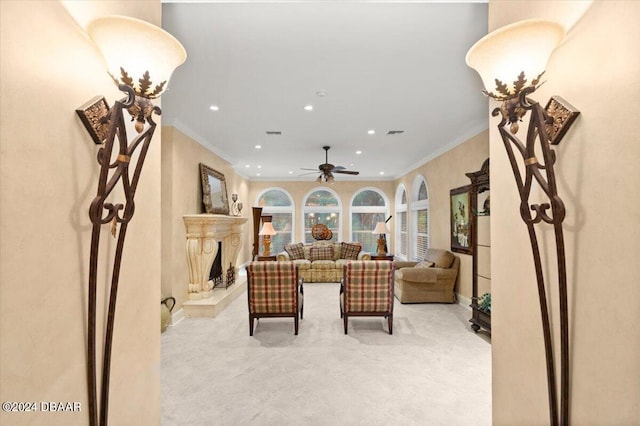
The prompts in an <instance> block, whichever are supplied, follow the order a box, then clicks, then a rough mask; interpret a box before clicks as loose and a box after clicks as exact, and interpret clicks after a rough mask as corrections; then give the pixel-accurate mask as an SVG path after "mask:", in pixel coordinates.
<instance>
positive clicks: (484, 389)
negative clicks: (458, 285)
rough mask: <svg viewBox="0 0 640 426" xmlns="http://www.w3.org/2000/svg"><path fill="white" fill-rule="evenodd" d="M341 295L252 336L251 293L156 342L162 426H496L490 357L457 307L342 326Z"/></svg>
mask: <svg viewBox="0 0 640 426" xmlns="http://www.w3.org/2000/svg"><path fill="white" fill-rule="evenodd" d="M338 289H339V284H335V283H328V284H314V283H308V284H306V285H305V288H304V291H305V305H304V306H305V309H304V319H303V320H302V321H301V324H300V333H299V335H298V336H294V334H293V320H292V319H284V318H283V319H261V320H260V321H259V323H258V324H257V327H256V329H255V332H254V336H253V337H250V336H249V324H248V319H247V301H246V293H245V294H244V295H241V296H240V297H239V298H238V299H236V300H235V301H234V302H233V303H232V304H231V305H230V306H229V307H227V308H226V309H225V311H223V312H222V313H221V314H220V315H218V317H216V318H213V319H204V318H197V319H196V318H190V319H185V320H184V321H182V322H181V323H179V324H177V325H176V326H174V327H169V329H168V330H167V331H166V332H165V333H164V334H163V335H162V425H163V426H200V425H202V426H231V425H234V426H235V425H264V426H271V425H274V426H283V425H296V426H303V425H310V426H329V425H331V426H333V425H339V426H351V425H362V426H365V425H366V426H376V425H428V426H437V425H446V426H465V425H468V426H483V425H491V346H490V343H489V342H488V339H487V338H486V337H485V336H482V335H480V334H475V333H474V332H473V331H471V330H470V327H469V323H468V319H469V316H470V311H469V310H468V309H466V308H464V307H462V306H460V305H444V304H418V305H402V304H400V303H399V302H398V301H397V300H396V303H395V312H394V327H393V328H394V330H393V335H389V334H388V333H387V328H386V321H385V320H383V319H382V318H376V317H371V318H355V319H350V320H349V334H348V335H345V334H344V331H343V326H342V321H341V319H340V311H339V307H338Z"/></svg>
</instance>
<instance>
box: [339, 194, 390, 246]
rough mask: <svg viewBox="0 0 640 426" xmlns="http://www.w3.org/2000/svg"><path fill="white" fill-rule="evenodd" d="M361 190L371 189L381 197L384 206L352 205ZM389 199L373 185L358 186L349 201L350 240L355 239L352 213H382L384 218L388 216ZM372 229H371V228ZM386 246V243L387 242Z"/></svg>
mask: <svg viewBox="0 0 640 426" xmlns="http://www.w3.org/2000/svg"><path fill="white" fill-rule="evenodd" d="M363 191H373V192H375V193H377V194H378V195H380V196H381V197H382V200H383V201H384V206H354V205H353V200H355V199H356V196H358V194H360V193H361V192H363ZM389 211H390V210H389V199H388V198H387V195H386V194H385V193H384V191H382V190H381V189H380V188H376V187H374V186H367V187H364V188H360V189H359V190H358V191H357V192H355V193H354V194H353V196H352V197H351V200H350V201H349V235H351V241H356V239H355V238H354V232H355V231H354V230H353V214H354V213H382V214H384V218H385V219H386V218H388V217H389ZM371 231H373V229H372V230H371ZM387 246H388V244H387Z"/></svg>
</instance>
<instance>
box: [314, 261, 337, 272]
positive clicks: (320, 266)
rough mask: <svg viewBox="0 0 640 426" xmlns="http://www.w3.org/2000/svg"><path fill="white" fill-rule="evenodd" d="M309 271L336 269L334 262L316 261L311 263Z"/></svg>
mask: <svg viewBox="0 0 640 426" xmlns="http://www.w3.org/2000/svg"><path fill="white" fill-rule="evenodd" d="M311 269H316V270H325V269H336V262H334V261H333V260H316V261H313V262H311Z"/></svg>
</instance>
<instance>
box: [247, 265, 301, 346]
mask: <svg viewBox="0 0 640 426" xmlns="http://www.w3.org/2000/svg"><path fill="white" fill-rule="evenodd" d="M247 297H248V299H249V335H250V336H253V320H254V319H255V318H258V319H260V318H266V317H271V318H273V317H293V319H294V329H295V334H296V335H298V315H299V317H300V319H302V316H303V313H304V311H303V305H304V301H303V288H302V280H298V269H297V268H296V265H295V263H294V262H251V263H249V265H248V266H247Z"/></svg>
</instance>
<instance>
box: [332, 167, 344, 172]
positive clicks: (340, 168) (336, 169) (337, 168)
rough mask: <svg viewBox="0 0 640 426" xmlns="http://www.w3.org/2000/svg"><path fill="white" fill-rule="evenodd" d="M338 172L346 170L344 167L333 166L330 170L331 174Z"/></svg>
mask: <svg viewBox="0 0 640 426" xmlns="http://www.w3.org/2000/svg"><path fill="white" fill-rule="evenodd" d="M338 170H346V167H342V166H334V167H333V169H331V171H332V172H337V171H338Z"/></svg>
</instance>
